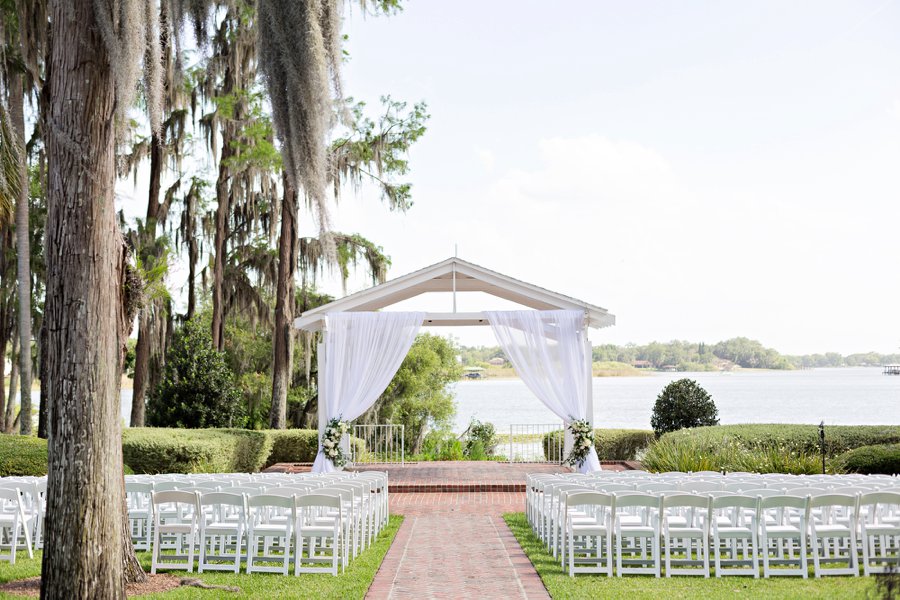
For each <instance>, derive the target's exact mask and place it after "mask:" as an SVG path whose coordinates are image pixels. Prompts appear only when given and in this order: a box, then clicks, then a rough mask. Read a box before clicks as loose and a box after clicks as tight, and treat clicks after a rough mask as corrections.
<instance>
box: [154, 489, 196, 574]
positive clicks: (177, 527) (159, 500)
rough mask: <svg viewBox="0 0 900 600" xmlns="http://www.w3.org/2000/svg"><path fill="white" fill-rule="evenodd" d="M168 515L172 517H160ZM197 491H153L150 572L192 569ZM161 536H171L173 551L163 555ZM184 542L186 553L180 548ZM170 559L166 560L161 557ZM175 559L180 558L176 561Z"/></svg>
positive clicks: (189, 570)
mask: <svg viewBox="0 0 900 600" xmlns="http://www.w3.org/2000/svg"><path fill="white" fill-rule="evenodd" d="M164 513H165V514H166V515H172V516H164ZM197 513H198V505H197V493H196V492H180V491H177V490H173V491H166V492H154V493H153V553H152V559H151V566H150V572H151V573H152V574H155V573H156V571H157V570H158V569H185V570H186V571H187V572H188V573H190V572H191V571H193V570H194V542H195V538H196V534H197ZM163 536H167V537H173V538H175V541H174V544H173V545H172V547H174V554H163V553H162V549H163V548H162V545H163ZM184 545H187V555H186V556H185V555H184V554H181V549H182V548H183V547H184ZM164 559H170V560H164ZM179 559H182V560H181V561H179Z"/></svg>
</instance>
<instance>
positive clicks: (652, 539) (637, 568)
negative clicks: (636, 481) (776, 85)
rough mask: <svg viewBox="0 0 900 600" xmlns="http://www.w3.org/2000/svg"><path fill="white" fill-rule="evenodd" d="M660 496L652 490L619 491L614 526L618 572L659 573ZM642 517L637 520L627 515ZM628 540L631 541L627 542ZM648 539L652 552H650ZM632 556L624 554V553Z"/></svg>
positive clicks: (619, 573)
mask: <svg viewBox="0 0 900 600" xmlns="http://www.w3.org/2000/svg"><path fill="white" fill-rule="evenodd" d="M660 503H661V498H660V497H658V496H654V495H651V494H642V493H639V492H630V493H625V494H616V504H615V507H616V510H615V513H614V515H613V528H614V529H615V535H616V540H615V542H616V574H617V575H618V576H619V577H621V576H622V575H624V574H626V573H633V574H640V575H647V574H649V575H655V576H656V577H659V576H660V555H659V513H660ZM634 516H637V517H639V521H638V522H637V523H635V522H634V521H632V520H631V519H628V517H634ZM625 540H630V541H631V543H630V544H629V545H628V546H626V545H625ZM647 542H649V546H650V556H649V557H648V556H647V547H646V546H647ZM626 553H627V554H628V555H629V558H627V559H626V558H625V556H624V555H625V554H626Z"/></svg>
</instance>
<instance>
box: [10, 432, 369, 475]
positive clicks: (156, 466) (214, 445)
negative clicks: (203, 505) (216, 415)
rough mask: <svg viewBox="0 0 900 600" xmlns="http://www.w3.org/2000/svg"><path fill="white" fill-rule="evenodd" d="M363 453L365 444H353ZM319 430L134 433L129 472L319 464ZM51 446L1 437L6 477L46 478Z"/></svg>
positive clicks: (127, 443) (127, 437)
mask: <svg viewBox="0 0 900 600" xmlns="http://www.w3.org/2000/svg"><path fill="white" fill-rule="evenodd" d="M350 442H351V443H352V444H355V445H356V448H357V450H358V453H360V454H361V453H362V450H363V448H364V446H363V441H362V440H360V439H358V438H351V439H350ZM317 452H318V432H317V431H316V430H314V429H284V430H275V429H270V430H263V431H253V430H249V429H168V428H156V427H138V428H128V429H125V430H124V431H123V432H122V455H123V459H124V461H125V464H126V465H127V466H126V467H125V472H126V473H129V472H133V473H149V474H156V473H255V472H257V471H260V470H262V469H265V468H266V467H269V466H271V465H273V464H275V463H279V462H313V461H314V460H315V458H316V453H317ZM46 474H47V440H42V439H39V438H36V437H29V436H20V435H0V477H9V476H25V475H34V476H40V475H46Z"/></svg>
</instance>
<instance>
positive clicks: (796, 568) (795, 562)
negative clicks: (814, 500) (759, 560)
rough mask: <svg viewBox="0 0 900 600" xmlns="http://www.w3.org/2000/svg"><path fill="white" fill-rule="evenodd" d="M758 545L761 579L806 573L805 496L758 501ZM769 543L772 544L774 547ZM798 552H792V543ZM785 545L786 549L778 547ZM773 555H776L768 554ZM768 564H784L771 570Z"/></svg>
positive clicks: (806, 508)
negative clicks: (761, 560)
mask: <svg viewBox="0 0 900 600" xmlns="http://www.w3.org/2000/svg"><path fill="white" fill-rule="evenodd" d="M759 509H760V517H759V545H760V550H761V551H762V555H763V577H766V578H768V577H770V576H774V575H800V576H801V577H803V578H804V579H806V578H807V577H808V576H809V574H808V567H807V558H806V555H807V552H806V532H807V521H808V519H809V497H808V496H807V497H805V498H800V497H798V496H770V497H768V498H762V497H761V498H760V501H759ZM770 542H776V543H775V544H774V545H773V544H770ZM795 542H796V544H797V546H799V551H797V552H795V551H794V543H795ZM782 543H785V545H786V546H787V549H786V550H785V549H784V548H783V546H782ZM773 552H775V553H776V556H775V557H772V556H771V554H772V553H773ZM771 565H787V567H785V568H780V569H772V568H771Z"/></svg>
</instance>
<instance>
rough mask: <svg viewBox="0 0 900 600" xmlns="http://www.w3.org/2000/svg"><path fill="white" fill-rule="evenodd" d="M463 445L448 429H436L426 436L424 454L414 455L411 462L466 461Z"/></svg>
mask: <svg viewBox="0 0 900 600" xmlns="http://www.w3.org/2000/svg"><path fill="white" fill-rule="evenodd" d="M464 459H465V453H464V452H463V445H462V443H461V442H460V441H459V440H458V439H457V438H456V434H455V433H453V432H452V431H450V430H448V429H435V430H432V431H429V432H428V433H427V434H426V435H425V439H424V441H423V443H422V452H421V453H416V454H413V456H412V457H411V460H464Z"/></svg>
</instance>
